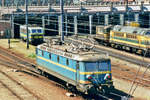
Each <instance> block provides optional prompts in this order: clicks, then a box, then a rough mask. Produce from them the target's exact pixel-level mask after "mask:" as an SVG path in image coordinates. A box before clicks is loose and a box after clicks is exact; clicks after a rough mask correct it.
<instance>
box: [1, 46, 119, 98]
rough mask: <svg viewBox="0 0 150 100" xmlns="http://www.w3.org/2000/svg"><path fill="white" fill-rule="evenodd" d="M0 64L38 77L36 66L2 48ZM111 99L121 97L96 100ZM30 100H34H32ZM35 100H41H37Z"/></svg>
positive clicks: (60, 85)
mask: <svg viewBox="0 0 150 100" xmlns="http://www.w3.org/2000/svg"><path fill="white" fill-rule="evenodd" d="M0 64H1V65H4V66H7V67H10V68H14V69H17V71H19V72H26V71H28V72H31V73H33V74H31V75H34V74H36V75H39V73H38V71H37V69H36V64H34V63H31V62H29V61H26V60H25V59H23V57H19V56H18V55H16V54H14V53H13V52H11V51H7V50H6V49H3V48H0ZM2 73H3V74H4V72H2ZM5 74H6V73H5ZM45 74H46V75H45V76H47V77H48V78H50V79H51V76H49V75H48V73H45ZM7 76H8V75H7ZM9 78H10V79H12V80H13V81H12V82H16V84H20V83H17V81H15V79H13V78H12V77H11V76H9ZM38 78H40V77H38ZM40 79H42V78H40ZM42 80H43V81H46V82H49V81H51V82H52V83H54V84H56V86H59V87H61V88H64V89H66V90H68V89H67V87H64V86H63V85H62V84H59V83H58V82H57V81H56V82H55V80H44V79H42ZM56 80H57V79H56ZM0 83H1V82H0ZM1 84H3V86H6V88H9V87H8V86H7V84H6V85H5V82H2V83H1ZM14 84H15V83H14ZM24 88H25V89H27V88H26V87H24ZM9 90H10V91H12V92H13V91H14V90H13V89H11V88H10V89H9ZM27 90H29V89H27ZM29 91H30V90H29ZM68 91H70V90H68ZM30 92H31V91H30ZM30 92H29V93H30ZM29 93H28V94H29ZM73 93H77V95H79V96H81V97H83V98H84V99H88V98H89V97H88V96H87V95H86V96H85V95H83V94H82V93H80V92H73ZM12 94H14V95H17V96H18V99H19V100H24V99H22V97H19V96H20V95H19V94H17V93H12ZM32 94H34V93H32ZM80 94H82V95H80ZM113 94H115V93H113ZM34 95H35V94H34ZM118 96H119V97H118ZM112 97H113V98H121V97H122V96H121V95H119V94H116V96H114V95H112V96H111V95H109V96H106V95H102V94H99V95H98V96H97V98H99V99H104V100H110V99H111V100H112V99H113V98H112ZM28 100H29V99H28ZM32 100H34V99H32ZM37 100H42V99H37ZM114 100H120V99H114Z"/></svg>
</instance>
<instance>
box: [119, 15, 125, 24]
mask: <svg viewBox="0 0 150 100" xmlns="http://www.w3.org/2000/svg"><path fill="white" fill-rule="evenodd" d="M120 25H124V14H120Z"/></svg>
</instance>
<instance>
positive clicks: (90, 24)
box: [89, 15, 93, 35]
mask: <svg viewBox="0 0 150 100" xmlns="http://www.w3.org/2000/svg"><path fill="white" fill-rule="evenodd" d="M92 18H93V16H92V15H89V30H90V35H91V34H92V23H93V21H92Z"/></svg>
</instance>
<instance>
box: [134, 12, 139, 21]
mask: <svg viewBox="0 0 150 100" xmlns="http://www.w3.org/2000/svg"><path fill="white" fill-rule="evenodd" d="M134 20H135V22H139V14H138V13H136V14H134Z"/></svg>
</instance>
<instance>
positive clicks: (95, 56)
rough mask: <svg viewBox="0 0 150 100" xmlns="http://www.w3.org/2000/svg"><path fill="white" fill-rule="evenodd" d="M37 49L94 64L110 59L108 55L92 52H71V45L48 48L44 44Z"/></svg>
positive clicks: (75, 50)
mask: <svg viewBox="0 0 150 100" xmlns="http://www.w3.org/2000/svg"><path fill="white" fill-rule="evenodd" d="M37 48H39V49H42V50H45V51H47V52H50V53H54V54H57V55H60V56H64V57H66V58H69V59H73V60H77V61H88V62H94V61H99V60H105V59H109V57H108V55H106V54H99V53H96V52H92V51H78V50H77V49H74V50H73V49H72V50H71V48H70V46H69V45H51V46H48V45H47V44H46V43H44V44H41V45H39V46H37Z"/></svg>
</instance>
